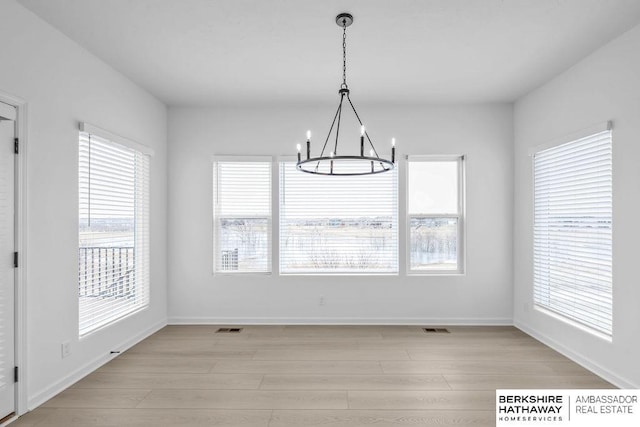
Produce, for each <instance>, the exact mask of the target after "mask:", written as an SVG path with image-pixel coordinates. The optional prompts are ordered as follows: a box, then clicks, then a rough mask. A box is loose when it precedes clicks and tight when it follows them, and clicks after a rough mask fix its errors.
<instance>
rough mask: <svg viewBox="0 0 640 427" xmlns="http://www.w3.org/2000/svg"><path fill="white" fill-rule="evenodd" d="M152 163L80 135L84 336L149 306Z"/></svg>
mask: <svg viewBox="0 0 640 427" xmlns="http://www.w3.org/2000/svg"><path fill="white" fill-rule="evenodd" d="M149 163H150V160H149V156H148V155H146V154H142V153H141V152H139V151H137V150H134V149H131V148H128V147H126V146H124V145H120V144H117V143H114V142H112V141H110V140H107V139H105V138H101V137H100V136H98V135H95V134H90V133H87V132H80V141H79V253H78V275H79V288H78V296H79V330H80V336H82V335H85V334H87V333H89V332H92V331H94V330H96V329H98V328H100V327H102V326H104V325H107V324H109V323H111V322H113V321H115V320H117V319H120V318H122V317H124V316H126V315H128V314H131V313H133V312H135V311H138V310H140V309H143V308H145V307H147V306H148V304H149V282H150V278H149V249H150V248H149Z"/></svg>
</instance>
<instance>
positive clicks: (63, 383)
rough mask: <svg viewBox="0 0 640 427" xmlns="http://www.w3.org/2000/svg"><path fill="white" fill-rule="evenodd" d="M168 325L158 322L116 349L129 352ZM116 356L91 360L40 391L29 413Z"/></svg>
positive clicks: (107, 355) (33, 399)
mask: <svg viewBox="0 0 640 427" xmlns="http://www.w3.org/2000/svg"><path fill="white" fill-rule="evenodd" d="M166 325H167V322H166V321H164V320H163V321H160V322H157V323H156V324H154V325H152V326H151V327H149V328H147V329H145V330H144V331H142V332H140V333H138V334H136V335H134V336H132V337H129V338H127V339H126V340H125V341H124V342H122V343H121V344H120V345H117V346H116V348H119V349H122V351H124V350H127V349H128V348H130V347H132V346H134V345H135V344H137V343H139V342H140V341H142V340H143V339H145V338H147V337H148V336H150V335H152V334H154V333H156V332H157V331H159V330H160V329H162V328H164V327H165V326H166ZM116 356H117V355H109V354H106V355H104V356H100V357H97V358H95V359H93V360H91V361H90V362H88V363H85V364H84V365H82V366H80V367H79V368H78V369H76V370H75V371H73V372H72V373H71V374H69V375H67V376H66V377H64V378H62V379H61V380H59V381H57V382H55V383H54V384H52V385H50V386H49V387H47V388H45V389H44V390H42V391H40V392H38V393H35V394H34V395H33V396H32V397H30V398H29V399H28V402H27V409H28V410H29V411H32V410H34V409H35V408H37V407H38V406H40V405H42V404H43V403H44V402H46V401H47V400H49V399H51V398H52V397H53V396H55V395H56V394H58V393H60V392H61V391H63V390H65V389H66V388H68V387H70V386H71V385H73V384H74V383H76V382H77V381H79V380H81V379H82V378H84V377H85V376H87V375H88V374H90V373H91V372H93V371H95V370H96V369H98V368H99V367H101V366H102V365H104V364H105V363H107V362H109V361H110V360H112V359H113V358H114V357H116Z"/></svg>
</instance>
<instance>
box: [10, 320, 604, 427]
mask: <svg viewBox="0 0 640 427" xmlns="http://www.w3.org/2000/svg"><path fill="white" fill-rule="evenodd" d="M243 327H244V330H243V331H242V333H240V334H216V333H215V331H216V330H217V329H218V328H219V326H167V327H166V328H164V329H162V330H161V331H159V332H157V333H156V334H154V335H153V336H151V337H149V338H147V339H146V340H144V341H143V342H141V343H139V344H138V345H136V346H135V347H133V348H131V349H129V350H128V351H127V352H125V353H123V354H122V355H120V356H119V357H117V358H116V359H114V360H112V361H111V362H109V363H108V364H106V365H105V366H103V367H102V368H100V369H98V370H97V371H95V372H94V373H92V374H90V375H88V376H87V377H85V378H84V379H82V380H81V381H79V382H78V383H76V384H74V385H73V386H72V387H70V388H69V389H67V390H65V391H63V392H62V393H60V394H59V395H57V396H56V397H54V398H53V399H51V400H49V401H48V402H46V403H45V404H44V405H43V406H41V407H40V408H38V409H36V410H35V411H33V412H31V413H29V414H27V415H25V416H23V417H21V418H20V419H19V420H18V421H17V422H15V423H13V424H12V426H15V427H18V426H50V427H58V426H60V427H62V426H65V427H77V426H83V427H85V426H86V427H89V426H102V427H104V426H113V427H121V426H185V427H186V426H203V427H204V426H238V427H285V426H289V427H303V426H324V427H344V426H367V425H374V426H376V427H385V426H402V425H406V426H418V425H419V426H441V425H448V424H454V425H473V426H494V425H495V416H494V411H495V389H496V388H614V387H613V386H612V385H611V384H609V383H608V382H606V381H604V380H602V379H601V378H599V377H598V376H596V375H594V374H592V373H591V372H589V371H587V370H586V369H584V368H582V367H580V366H579V365H577V364H575V363H573V362H571V361H570V360H568V359H567V358H565V357H564V356H562V355H560V354H559V353H557V352H555V351H553V350H551V349H550V348H549V347H546V346H545V345H543V344H541V343H540V342H538V341H536V340H534V339H533V338H531V337H529V336H528V335H526V334H524V333H522V332H521V331H519V330H518V329H516V328H513V327H470V326H469V327H466V326H454V327H449V330H450V331H451V333H449V334H443V333H435V334H433V333H432V334H426V333H424V332H423V331H422V329H421V328H420V327H418V326H243Z"/></svg>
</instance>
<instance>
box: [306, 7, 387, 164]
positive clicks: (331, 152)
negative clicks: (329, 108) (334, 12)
mask: <svg viewBox="0 0 640 427" xmlns="http://www.w3.org/2000/svg"><path fill="white" fill-rule="evenodd" d="M352 23H353V16H352V15H351V14H349V13H341V14H339V15H338V16H336V24H338V26H340V27H342V84H341V85H340V90H338V94H339V95H340V103H339V104H338V109H337V111H336V114H335V115H334V116H333V121H332V122H331V127H330V128H329V133H328V134H327V137H326V138H325V141H324V145H323V146H322V151H321V152H320V155H319V156H318V157H311V131H307V147H306V148H307V150H306V158H304V159H303V158H302V153H301V146H300V144H298V146H297V148H298V162H297V163H296V167H297V168H298V169H299V170H301V171H302V172H307V173H312V174H316V175H341V176H346V175H371V174H377V173H382V172H387V171H390V170H392V169H393V168H394V167H395V162H396V159H395V157H396V147H395V138H392V139H391V159H386V158H384V157H381V156H380V155H379V154H378V151H377V150H376V148H375V147H374V145H373V141H371V138H370V137H369V133H368V132H367V130H366V128H365V126H364V124H362V120H360V116H359V115H358V112H357V111H356V107H355V106H354V105H353V102H352V101H351V97H350V96H349V93H350V91H349V87H348V86H347V27H348V26H350V25H351V24H352ZM345 98H346V100H347V101H348V102H349V106H350V107H351V110H352V111H353V114H354V115H355V118H356V120H357V121H358V123H359V124H360V155H357V154H350V155H345V154H342V148H341V149H340V154H338V153H339V152H338V143H339V140H340V122H341V121H342V107H343V104H344V101H345ZM332 135H335V137H332ZM330 140H331V141H330ZM365 140H366V141H365ZM332 146H333V147H332ZM365 154H366V155H365Z"/></svg>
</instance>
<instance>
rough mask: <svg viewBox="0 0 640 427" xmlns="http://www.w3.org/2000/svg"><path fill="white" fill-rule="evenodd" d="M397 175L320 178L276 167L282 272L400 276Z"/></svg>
mask: <svg viewBox="0 0 640 427" xmlns="http://www.w3.org/2000/svg"><path fill="white" fill-rule="evenodd" d="M397 189H398V185H397V169H394V170H393V171H391V172H385V173H382V174H377V175H366V176H322V175H312V174H308V173H304V172H300V171H299V170H297V169H296V166H295V162H288V161H283V162H281V163H280V272H281V273H282V274H288V273H289V274H291V273H309V274H314V273H315V274H331V273H338V274H349V273H351V274H375V273H397V272H398V201H397V198H398V194H397Z"/></svg>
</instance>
